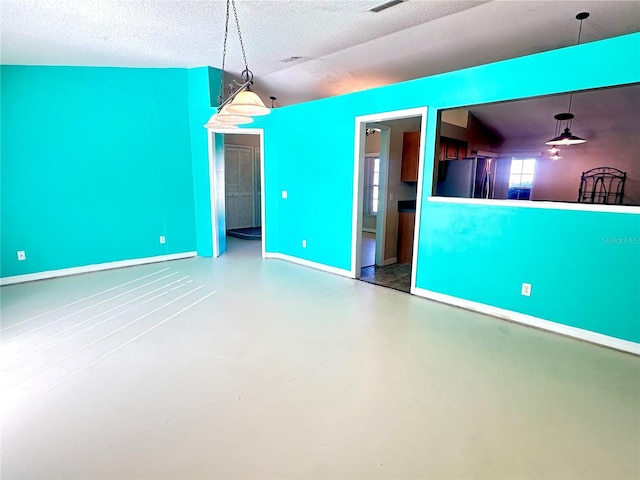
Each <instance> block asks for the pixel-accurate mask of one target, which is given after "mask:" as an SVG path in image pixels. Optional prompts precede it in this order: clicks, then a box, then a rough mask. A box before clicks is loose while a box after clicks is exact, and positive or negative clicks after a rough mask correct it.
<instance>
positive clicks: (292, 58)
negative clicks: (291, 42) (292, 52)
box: [280, 57, 304, 63]
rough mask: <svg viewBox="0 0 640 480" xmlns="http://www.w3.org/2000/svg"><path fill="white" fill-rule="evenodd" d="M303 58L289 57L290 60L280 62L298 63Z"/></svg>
mask: <svg viewBox="0 0 640 480" xmlns="http://www.w3.org/2000/svg"><path fill="white" fill-rule="evenodd" d="M301 58H304V57H289V58H285V59H284V60H280V63H291V62H296V61H298V60H300V59H301Z"/></svg>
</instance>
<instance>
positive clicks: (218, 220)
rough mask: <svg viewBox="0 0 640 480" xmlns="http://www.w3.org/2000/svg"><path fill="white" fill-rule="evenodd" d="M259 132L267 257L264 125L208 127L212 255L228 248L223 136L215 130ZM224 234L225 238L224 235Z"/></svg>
mask: <svg viewBox="0 0 640 480" xmlns="http://www.w3.org/2000/svg"><path fill="white" fill-rule="evenodd" d="M225 133H228V134H234V135H259V137H260V216H261V221H260V224H261V225H260V228H261V229H262V238H261V243H262V258H266V229H265V225H266V223H265V198H264V197H265V188H264V185H265V182H264V176H265V175H264V172H265V169H264V157H265V155H264V129H263V128H238V129H229V130H221V131H216V132H214V131H209V135H208V136H207V138H208V143H209V199H210V203H211V237H212V238H211V240H212V244H213V256H214V257H219V256H220V255H222V254H223V253H224V252H225V250H226V234H227V229H226V221H225V198H226V191H225V177H224V174H225V164H224V137H222V138H221V141H217V140H216V134H222V135H224V134H225ZM223 237H224V238H223Z"/></svg>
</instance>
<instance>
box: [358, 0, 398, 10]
mask: <svg viewBox="0 0 640 480" xmlns="http://www.w3.org/2000/svg"><path fill="white" fill-rule="evenodd" d="M404 1H405V0H388V1H387V2H382V3H381V4H379V5H376V6H375V7H371V8H370V9H369V10H367V11H368V12H375V13H378V12H381V11H382V10H386V9H387V8H391V7H395V6H396V5H398V4H399V3H402V2H404Z"/></svg>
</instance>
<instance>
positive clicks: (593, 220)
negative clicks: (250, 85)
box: [258, 33, 640, 342]
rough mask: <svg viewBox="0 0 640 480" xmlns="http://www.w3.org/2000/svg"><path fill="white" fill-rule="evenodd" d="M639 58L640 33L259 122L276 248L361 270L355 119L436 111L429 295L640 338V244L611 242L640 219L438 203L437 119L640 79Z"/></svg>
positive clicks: (430, 138)
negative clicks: (441, 114)
mask: <svg viewBox="0 0 640 480" xmlns="http://www.w3.org/2000/svg"><path fill="white" fill-rule="evenodd" d="M638 59H640V33H636V34H631V35H625V36H622V37H617V38H613V39H608V40H603V41H599V42H593V43H587V44H583V45H579V46H574V47H569V48H565V49H560V50H556V51H551V52H544V53H540V54H536V55H531V56H527V57H522V58H517V59H512V60H508V61H503V62H499V63H494V64H489V65H484V66H480V67H474V68H470V69H465V70H461V71H456V72H450V73H446V74H442V75H437V76H433V77H428V78H423V79H419V80H414V81H411V82H405V83H401V84H396V85H391V86H387V87H382V88H377V89H372V90H368V91H364V92H358V93H354V94H350V95H346V96H341V97H334V98H328V99H323V100H318V101H314V102H309V103H305V104H299V105H294V106H291V107H284V108H280V109H277V110H276V111H274V112H273V113H272V114H271V115H269V116H268V117H264V118H263V119H260V120H259V122H258V125H259V126H264V128H265V181H266V184H267V185H266V197H267V198H266V208H267V222H266V238H267V251H268V252H278V253H282V254H287V255H292V256H295V257H298V258H301V259H305V260H310V261H314V262H318V263H322V264H324V265H327V266H331V267H336V268H341V269H349V268H350V260H351V224H352V196H353V162H354V160H353V159H354V145H355V142H354V138H355V117H356V116H360V115H367V114H373V113H381V112H389V111H395V110H401V109H406V108H414V107H421V106H427V107H428V108H429V111H428V119H427V125H426V146H425V169H424V178H423V185H424V190H423V191H424V192H425V194H424V196H423V203H422V212H421V218H420V224H421V227H420V237H419V239H418V240H417V241H418V258H417V262H418V269H417V287H419V288H424V289H428V290H431V291H434V292H439V293H443V294H447V295H453V296H456V297H459V298H463V299H468V300H472V301H476V302H480V303H484V304H488V305H492V306H495V307H499V308H505V309H509V310H512V311H516V312H520V313H524V314H528V315H533V316H536V317H540V318H543V319H546V320H551V321H555V322H558V323H562V324H566V325H571V326H574V327H578V328H583V329H587V330H592V331H595V332H599V333H603V334H606V335H610V336H613V337H617V338H621V339H625V340H630V341H635V342H640V304H639V300H638V298H639V297H640V282H639V277H638V272H639V271H640V268H639V267H640V264H639V262H640V245H638V243H626V244H611V243H608V241H607V240H606V239H608V238H614V237H616V238H617V237H620V238H622V237H624V238H631V239H634V238H635V239H637V238H638V237H640V223H639V221H638V219H639V218H640V216H639V215H638V211H637V210H634V212H635V213H627V214H620V213H603V212H577V211H562V210H558V209H549V210H542V209H529V208H521V207H498V206H478V205H460V204H445V203H435V202H428V201H427V199H428V197H429V193H430V192H431V187H432V175H433V156H434V149H435V136H436V133H435V129H436V115H437V110H438V109H441V108H450V107H457V106H466V105H473V104H480V103H486V102H495V101H504V100H512V99H517V98H526V97H531V96H537V95H549V94H554V93H560V92H566V91H570V90H580V89H588V88H598V87H606V86H613V85H619V84H625V83H633V82H639V81H640V61H638ZM550 66H553V69H554V72H556V73H557V74H554V75H550V74H549V68H550ZM316 127H319V128H316ZM312 136H313V138H312ZM318 136H321V141H318V138H317V137H318ZM282 190H287V191H288V193H289V195H288V199H286V200H285V199H282V198H281V191H282ZM523 237H524V240H522V238H523ZM302 239H306V240H307V248H306V249H303V248H302V246H301V240H302ZM523 255H524V258H522V257H523ZM513 262H518V263H517V264H514V263H513ZM516 265H519V266H518V267H516ZM596 266H597V267H596ZM590 268H592V269H594V271H593V273H591V272H590V271H589V270H590ZM585 277H586V278H585ZM522 282H529V283H532V284H533V293H532V296H531V297H529V298H524V297H522V296H521V295H520V285H521V283H522Z"/></svg>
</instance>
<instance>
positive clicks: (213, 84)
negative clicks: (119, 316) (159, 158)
mask: <svg viewBox="0 0 640 480" xmlns="http://www.w3.org/2000/svg"><path fill="white" fill-rule="evenodd" d="M187 76H188V88H189V130H190V132H191V137H190V139H191V161H192V163H193V188H194V204H195V222H196V223H195V225H196V248H197V251H198V255H199V256H202V257H211V256H213V242H212V226H211V200H210V184H209V144H208V140H207V136H208V135H209V133H208V132H207V129H206V128H204V124H205V123H207V121H208V120H209V117H211V115H213V114H214V113H215V111H216V109H215V108H214V107H215V105H216V103H217V99H216V98H215V97H212V95H217V93H214V92H217V90H218V88H219V85H220V70H218V69H215V68H211V67H202V68H193V69H190V70H188V71H187Z"/></svg>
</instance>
